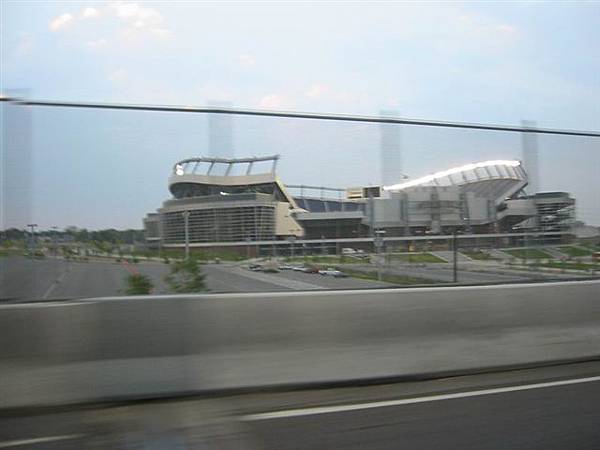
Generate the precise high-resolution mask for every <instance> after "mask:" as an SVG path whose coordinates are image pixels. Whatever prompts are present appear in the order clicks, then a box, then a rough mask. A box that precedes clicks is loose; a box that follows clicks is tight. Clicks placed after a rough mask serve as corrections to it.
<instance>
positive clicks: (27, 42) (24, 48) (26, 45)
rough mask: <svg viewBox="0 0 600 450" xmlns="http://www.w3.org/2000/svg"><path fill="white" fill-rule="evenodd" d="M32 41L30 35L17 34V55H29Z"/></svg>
mask: <svg viewBox="0 0 600 450" xmlns="http://www.w3.org/2000/svg"><path fill="white" fill-rule="evenodd" d="M33 44H34V39H33V35H32V34H31V33H19V42H18V44H17V53H18V54H19V55H29V54H30V53H31V50H33Z"/></svg>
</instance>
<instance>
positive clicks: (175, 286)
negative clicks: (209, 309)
mask: <svg viewBox="0 0 600 450" xmlns="http://www.w3.org/2000/svg"><path fill="white" fill-rule="evenodd" d="M165 281H166V282H167V284H168V285H169V288H170V289H171V291H173V292H178V293H192V292H203V291H206V285H205V284H204V275H203V274H202V271H201V269H200V262H199V261H198V260H196V259H188V260H186V261H176V262H174V263H173V264H172V265H171V273H170V274H169V275H167V276H166V277H165Z"/></svg>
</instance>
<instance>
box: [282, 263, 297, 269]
mask: <svg viewBox="0 0 600 450" xmlns="http://www.w3.org/2000/svg"><path fill="white" fill-rule="evenodd" d="M279 270H294V266H292V265H290V264H283V265H281V266H279Z"/></svg>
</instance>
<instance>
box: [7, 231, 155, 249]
mask: <svg viewBox="0 0 600 450" xmlns="http://www.w3.org/2000/svg"><path fill="white" fill-rule="evenodd" d="M35 235H36V237H38V238H40V237H47V238H51V239H58V240H63V241H64V240H69V241H76V242H107V243H110V244H115V245H118V244H135V243H139V242H143V241H144V230H133V229H128V230H115V229H114V228H109V229H106V230H95V231H90V230H87V229H85V228H77V227H67V228H65V229H64V230H36V232H35ZM30 238H31V235H30V233H29V231H26V230H20V229H18V228H9V229H7V230H4V231H0V239H2V240H9V241H21V240H27V239H30Z"/></svg>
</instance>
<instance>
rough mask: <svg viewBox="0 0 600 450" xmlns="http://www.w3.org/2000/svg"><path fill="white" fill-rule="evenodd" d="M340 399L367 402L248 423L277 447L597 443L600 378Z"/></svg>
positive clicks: (560, 447) (265, 443)
mask: <svg viewBox="0 0 600 450" xmlns="http://www.w3.org/2000/svg"><path fill="white" fill-rule="evenodd" d="M471 392H472V391H471ZM466 395H470V393H469V391H467V392H466ZM438 397H441V398H443V396H440V395H438ZM433 398H435V397H433ZM348 406H353V407H357V408H361V407H364V406H368V407H369V409H357V410H346V411H343V410H342V411H337V412H332V413H325V414H313V413H311V410H308V412H307V415H303V416H296V417H281V418H274V419H263V420H254V421H253V422H252V425H251V429H252V430H253V432H254V434H255V435H256V436H257V439H258V441H259V442H260V448H263V449H277V450H284V449H285V450H288V449H289V450H291V449H303V450H307V449H322V448H343V449H346V450H349V449H390V450H391V449H398V448H406V449H434V448H443V449H457V450H459V449H460V450H463V449H471V448H473V449H479V450H482V449H490V450H492V449H497V450H501V449H502V450H504V449H512V450H517V449H544V450H548V449H557V450H564V449H579V450H581V449H597V448H599V447H600V426H599V422H598V418H599V417H600V379H598V380H597V381H594V382H588V383H582V384H574V385H566V386H565V385H563V386H554V387H547V388H543V389H530V390H523V391H509V392H504V393H496V394H490V395H479V396H471V397H464V398H450V399H443V400H426V401H424V402H423V403H413V404H401V405H397V406H385V403H383V406H377V403H375V404H374V403H367V404H365V403H359V404H354V405H348ZM371 406H374V407H373V408H370V407H371ZM314 410H315V411H318V409H314Z"/></svg>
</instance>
